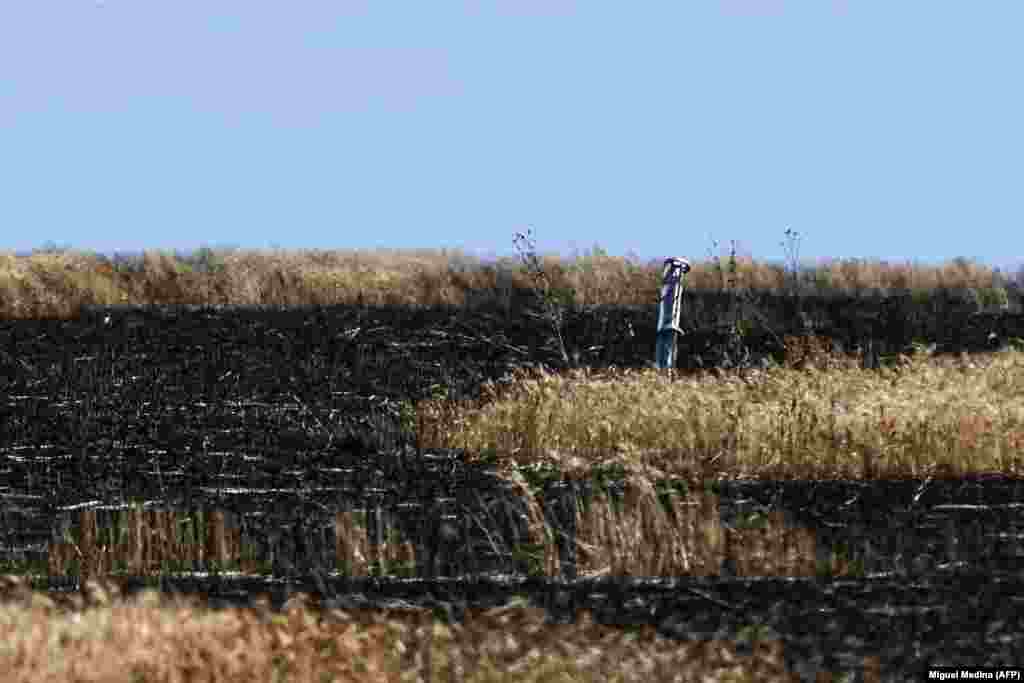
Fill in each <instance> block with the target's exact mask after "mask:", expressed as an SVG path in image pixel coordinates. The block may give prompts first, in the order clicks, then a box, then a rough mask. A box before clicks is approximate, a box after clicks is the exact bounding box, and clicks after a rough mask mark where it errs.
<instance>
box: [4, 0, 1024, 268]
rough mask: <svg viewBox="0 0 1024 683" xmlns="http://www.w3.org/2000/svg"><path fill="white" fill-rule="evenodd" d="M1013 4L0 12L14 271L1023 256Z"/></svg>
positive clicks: (693, 0)
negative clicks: (256, 253)
mask: <svg viewBox="0 0 1024 683" xmlns="http://www.w3.org/2000/svg"><path fill="white" fill-rule="evenodd" d="M1022 27H1024V4H1022V3H1021V2H1019V0H1016V1H1014V2H1010V1H998V0H991V1H986V2H979V3H968V2H951V1H950V2H941V1H935V0H931V1H927V2H925V1H913V0H899V1H898V2H894V1H892V0H884V1H877V2H875V1H869V0H863V1H862V0H845V1H844V0H808V1H804V2H797V1H795V0H683V1H678V0H677V1H675V2H672V3H653V2H637V3H619V2H614V3H613V2H604V1H599V0H591V1H587V2H583V1H580V2H573V1H572V0H490V1H486V0H461V1H459V2H443V1H438V2H422V3H397V2H384V1H383V0H380V1H376V0H373V1H371V0H363V1H357V0H344V1H343V0H335V1H333V2H327V1H322V2H302V1H300V0H296V2H253V1H245V2H243V1H224V0H218V1H217V2H205V1H204V2H198V1H194V0H184V1H176V2H169V1H161V2H155V1H153V0H60V1H59V2H57V1H52V0H8V1H7V2H4V3H3V4H2V5H0V193H2V194H0V196H2V201H0V220H2V233H0V234H2V235H3V238H2V240H0V249H2V250H15V251H19V252H21V251H27V250H30V249H32V248H34V247H39V246H42V245H43V244H44V243H45V242H48V241H50V242H55V243H57V244H59V245H61V244H67V245H70V246H72V247H78V248H82V249H91V250H95V251H100V252H105V253H111V252H113V251H115V250H117V251H122V252H133V251H138V250H141V249H144V248H167V249H177V250H191V249H194V248H197V247H199V246H203V245H206V246H218V245H225V244H232V245H239V246H242V247H251V248H265V247H269V246H272V245H278V246H280V247H283V248H322V249H333V248H360V249H362V248H373V247H392V248H440V247H462V248H464V249H465V250H466V251H467V252H468V253H471V254H478V255H481V256H489V255H515V251H514V249H513V244H512V234H513V232H515V231H525V228H526V227H527V226H533V227H534V230H535V235H536V236H537V238H538V239H537V244H538V247H539V249H540V251H542V252H550V253H561V254H564V255H566V256H568V255H569V254H570V253H571V252H572V249H573V247H576V248H577V249H578V250H579V251H580V252H583V251H584V250H586V249H588V248H589V247H591V246H592V245H594V244H595V243H597V244H599V245H601V246H602V247H604V248H605V249H606V250H607V251H608V252H609V253H611V254H612V255H626V254H627V253H629V252H632V253H634V254H636V255H637V256H639V257H640V258H641V259H642V260H643V261H647V260H649V259H653V258H660V257H664V256H667V255H682V256H687V257H690V258H693V259H703V258H705V257H706V255H707V251H708V249H709V248H710V247H711V242H710V237H715V238H717V239H718V240H719V241H720V242H722V243H723V245H727V244H728V241H729V240H730V239H736V240H739V241H740V243H741V251H743V252H745V253H749V254H752V255H753V256H754V257H755V258H758V259H765V260H771V261H781V260H782V259H783V258H784V256H785V252H784V250H783V249H782V247H780V245H779V243H780V242H781V241H782V239H783V231H784V230H785V229H786V228H787V227H791V228H793V229H794V230H797V231H798V232H800V233H801V235H802V237H803V239H802V245H801V253H800V255H801V257H802V258H803V259H815V258H824V257H837V258H838V257H868V258H873V257H879V258H887V259H897V260H903V259H917V260H918V261H920V262H923V263H927V262H935V261H944V260H947V259H951V258H953V257H955V256H965V257H968V258H974V259H977V260H979V261H981V262H983V263H987V264H989V265H995V266H1002V267H1004V268H1006V267H1011V268H1014V269H1015V268H1016V267H1017V266H1018V265H1019V264H1020V263H1021V262H1022V258H1024V237H1022V236H1021V235H1022V232H1024V231H1022V230H1021V227H1022V224H1024V221H1022V218H1024V209H1022V206H1024V193H1022V192H1021V179H1022V163H1024V161H1022V160H1024V144H1022V125H1024V124H1022V122H1024V112H1022V106H1021V88H1020V80H1021V74H1020V68H1021V65H1022V64H1024V47H1022V41H1021V39H1020V35H1021V29H1022Z"/></svg>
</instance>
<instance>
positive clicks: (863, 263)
mask: <svg viewBox="0 0 1024 683" xmlns="http://www.w3.org/2000/svg"><path fill="white" fill-rule="evenodd" d="M209 253H211V254H212V257H211V259H210V260H212V262H214V263H216V264H217V268H215V269H213V270H211V271H209V272H203V271H202V270H201V269H198V267H193V263H191V262H189V260H188V259H187V258H185V257H178V256H176V255H175V254H172V253H168V252H163V251H147V252H145V253H144V254H142V255H141V257H140V258H139V259H138V264H137V267H135V268H126V267H122V266H121V265H117V267H115V266H114V265H113V264H112V263H111V262H109V261H108V260H107V259H105V258H104V257H101V256H97V255H96V254H91V253H88V252H83V251H75V250H65V251H58V252H40V253H34V254H32V255H30V256H14V255H13V254H10V253H7V254H0V317H4V318H32V317H44V316H45V317H61V318H65V317H73V316H74V315H75V314H76V313H77V311H78V310H79V309H80V308H81V306H82V305H84V304H162V303H192V304H202V303H215V304H226V303H233V304H297V303H304V304H313V303H322V304H333V303H355V302H357V301H360V300H362V301H363V302H364V303H368V304H389V303H390V304H400V303H404V304H452V305H462V304H464V303H465V302H466V301H467V298H469V297H471V296H472V294H473V292H474V291H482V290H501V289H502V288H503V287H504V288H507V287H508V286H510V285H515V286H516V287H520V288H524V289H529V288H531V287H532V286H533V285H534V284H535V281H534V279H533V275H532V274H531V272H530V271H529V269H528V268H527V267H526V266H525V265H524V264H522V263H518V262H517V261H516V260H515V259H511V258H503V259H499V260H498V261H496V262H495V263H494V264H483V263H482V262H481V261H480V259H478V258H475V257H473V256H467V255H466V254H463V253H462V252H461V251H459V250H434V251H429V250H377V251H346V250H334V251H323V250H299V251H284V250H272V251H267V250H216V249H214V250H210V252H209ZM193 260H194V257H193ZM196 264H198V262H196ZM538 264H539V265H540V266H542V268H543V270H544V272H545V273H546V275H547V276H548V278H549V280H550V284H551V286H552V287H554V288H559V289H562V288H572V289H573V290H574V291H575V293H576V302H577V303H579V304H593V303H604V304H645V303H652V302H654V301H655V300H656V299H657V296H658V292H659V287H660V285H661V266H662V264H661V262H660V261H659V260H657V259H655V260H652V261H649V262H647V263H639V262H637V261H636V260H635V259H627V258H621V257H612V256H608V255H605V254H604V253H603V252H601V251H599V250H598V251H596V252H595V253H594V254H586V255H579V254H576V255H575V257H574V259H572V260H569V261H567V260H565V259H560V258H559V257H557V256H554V255H545V256H542V257H538ZM692 265H693V268H692V270H691V271H690V273H689V275H688V276H687V287H688V288H690V289H691V290H693V291H717V290H720V289H721V288H722V286H723V282H722V280H723V275H722V270H721V264H720V263H718V261H717V260H716V259H714V258H713V259H709V260H708V261H705V262H696V261H694V262H692ZM732 277H733V279H734V280H735V283H736V284H737V286H739V287H740V288H742V289H745V290H749V291H779V290H783V289H785V288H786V287H787V284H786V283H787V278H788V277H790V275H789V274H788V273H787V272H786V269H785V267H784V266H781V265H778V264H774V263H765V262H757V261H754V260H753V259H751V258H743V257H736V258H735V274H734V275H733V276H732ZM800 280H801V282H802V283H803V285H802V286H805V287H811V288H814V289H816V290H817V291H819V292H822V293H827V292H832V293H837V292H838V293H847V294H849V293H854V292H876V293H879V294H883V295H885V294H888V293H892V292H895V291H909V292H912V293H914V294H915V295H920V294H922V293H925V292H929V291H934V290H935V289H937V288H940V287H942V288H948V289H957V290H968V289H973V290H976V291H978V292H989V293H991V292H992V291H993V289H994V288H999V287H1005V284H1006V282H1005V280H1004V279H1003V278H1002V277H1001V276H1000V275H997V274H996V273H995V272H994V271H993V270H992V269H991V268H989V267H988V266H985V265H981V264H977V263H973V262H971V261H966V260H963V259H954V260H952V261H950V262H949V263H946V264H942V265H939V266H924V265H917V264H913V263H910V262H905V263H888V262H885V261H877V260H876V261H868V260H857V259H849V260H831V261H822V262H820V263H818V264H817V265H816V266H815V270H814V271H813V272H806V273H804V274H802V275H801V278H800Z"/></svg>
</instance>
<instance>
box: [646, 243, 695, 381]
mask: <svg viewBox="0 0 1024 683" xmlns="http://www.w3.org/2000/svg"><path fill="white" fill-rule="evenodd" d="M689 272H690V262H689V261H687V260H686V259H684V258H681V257H678V256H676V257H670V258H667V259H665V267H664V270H663V271H662V276H661V299H660V300H659V302H658V337H657V351H656V355H655V359H654V362H655V364H656V365H657V367H658V369H659V370H664V369H665V368H673V367H675V364H676V333H677V332H678V333H679V334H686V333H685V331H684V330H683V329H682V328H681V327H679V312H680V309H681V308H682V303H683V286H682V285H683V279H684V278H685V277H686V274H687V273H689Z"/></svg>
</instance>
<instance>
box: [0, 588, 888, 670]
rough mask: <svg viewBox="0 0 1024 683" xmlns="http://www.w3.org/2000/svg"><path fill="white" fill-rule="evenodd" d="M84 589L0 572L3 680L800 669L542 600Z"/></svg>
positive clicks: (778, 654)
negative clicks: (453, 601)
mask: <svg viewBox="0 0 1024 683" xmlns="http://www.w3.org/2000/svg"><path fill="white" fill-rule="evenodd" d="M86 593H87V598H88V599H85V598H79V599H78V600H77V602H78V603H79V604H78V605H75V606H65V605H57V604H55V603H54V602H53V601H52V600H48V599H47V598H45V597H42V596H39V595H37V594H32V593H30V592H29V591H27V590H26V589H25V588H24V586H23V585H22V583H21V582H20V580H19V579H18V578H17V577H4V580H3V581H2V582H0V599H2V600H3V602H4V603H6V604H5V605H4V606H3V607H0V681H3V682H4V683H7V682H11V683H15V682H18V683H21V682H25V683H28V682H29V681H31V682H32V683H80V682H86V681H88V682H100V681H102V682H103V683H118V682H122V681H123V682H124V683H143V682H145V683H158V682H171V681H195V680H203V681H216V682H224V683H227V682H242V681H244V682H246V683H249V682H251V681H310V682H313V681H316V682H317V683H320V682H323V681H337V682H348V681H351V682H356V681H358V682H367V683H369V682H373V681H387V682H388V683H391V682H395V683H398V682H399V681H413V680H453V681H465V682H466V683H492V682H493V683H496V682H498V681H502V682H507V681H521V682H523V683H532V682H535V683H540V682H542V681H556V680H557V681H567V682H569V681H595V682H596V681H601V682H602V683H607V682H615V681H620V682H622V683H626V682H627V681H650V680H657V681H695V680H704V681H737V682H740V681H796V680H798V679H797V677H796V676H794V675H793V674H791V673H790V672H789V671H788V670H787V669H786V667H785V665H784V663H783V659H782V649H781V645H780V644H779V642H778V641H774V640H769V639H760V640H754V642H753V648H752V652H751V653H750V654H742V655H741V654H739V653H738V652H737V650H736V646H735V644H734V643H731V642H728V641H718V640H704V641H692V642H678V641H672V640H668V639H666V638H663V637H661V636H660V635H658V634H657V633H656V632H655V631H654V629H653V628H652V627H649V626H648V627H643V628H642V629H639V630H638V631H632V632H630V631H625V630H623V629H620V628H614V627H610V626H605V625H602V624H599V623H597V622H595V621H594V620H593V618H592V617H591V615H590V613H589V612H586V611H584V612H581V613H579V614H578V615H577V619H576V620H575V622H574V623H572V624H554V623H546V621H545V613H544V611H543V610H539V609H535V608H530V607H528V606H525V605H524V604H523V603H520V602H512V603H510V604H509V605H507V606H505V607H501V608H497V609H491V610H471V611H470V613H469V614H468V615H467V618H466V620H465V622H464V623H462V624H461V625H460V624H452V625H446V624H444V623H443V622H437V621H434V620H433V618H432V617H431V616H430V615H429V614H427V613H424V612H407V613H401V614H398V613H396V614H392V615H389V616H388V618H386V619H385V618H384V617H382V616H380V615H375V614H349V613H345V612H341V611H338V610H334V611H329V612H320V611H317V610H314V609H311V608H310V606H309V605H308V604H307V603H306V602H305V601H304V600H303V599H302V598H301V597H298V598H296V599H295V600H294V601H292V602H291V603H290V604H288V605H286V607H285V611H284V613H278V614H274V613H271V612H269V611H268V610H266V609H227V610H220V611H210V610H206V609H201V608H199V607H197V606H194V605H191V604H188V603H186V602H183V601H174V602H171V601H167V600H164V599H161V598H160V596H159V595H158V594H156V593H154V592H144V593H142V594H140V595H138V596H136V597H135V598H133V599H131V600H122V599H121V598H120V597H119V596H118V590H117V584H116V583H114V582H106V583H102V584H101V583H96V582H90V583H89V584H88V589H87V591H86ZM82 603H85V604H82ZM865 665H866V666H867V668H868V672H869V679H868V680H872V679H871V678H870V675H871V673H872V662H865ZM875 667H876V670H875V671H874V673H875V675H876V678H874V679H873V680H877V663H875ZM427 672H430V673H429V674H428V673H427ZM819 680H821V679H819ZM826 680H827V679H826Z"/></svg>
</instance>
